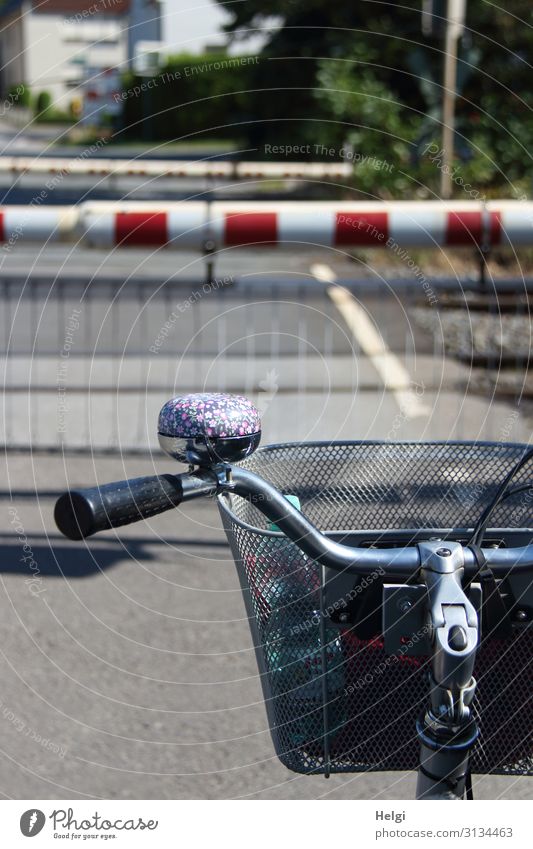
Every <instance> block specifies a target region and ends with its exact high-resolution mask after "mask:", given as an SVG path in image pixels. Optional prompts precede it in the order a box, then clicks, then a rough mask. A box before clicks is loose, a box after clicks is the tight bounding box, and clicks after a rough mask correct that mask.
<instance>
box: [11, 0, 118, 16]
mask: <svg viewBox="0 0 533 849" xmlns="http://www.w3.org/2000/svg"><path fill="white" fill-rule="evenodd" d="M23 3H24V0H0V18H5V17H7V16H8V15H12V14H13V13H14V12H16V11H18V10H19V9H20V7H21V6H22V5H23ZM130 4H131V0H32V6H33V12H34V13H35V14H37V15H39V14H51V15H65V17H72V18H74V17H79V19H80V20H82V19H85V18H90V17H92V16H93V15H124V14H126V13H127V12H129V9H130ZM84 13H85V14H84Z"/></svg>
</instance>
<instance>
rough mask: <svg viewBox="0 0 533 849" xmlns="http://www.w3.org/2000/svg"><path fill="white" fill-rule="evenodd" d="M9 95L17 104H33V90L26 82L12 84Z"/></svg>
mask: <svg viewBox="0 0 533 849" xmlns="http://www.w3.org/2000/svg"><path fill="white" fill-rule="evenodd" d="M8 97H9V99H10V100H11V101H12V103H14V104H15V105H16V106H25V107H28V106H31V92H30V89H29V87H28V86H27V85H26V83H19V84H18V85H12V86H11V88H10V89H9V92H8Z"/></svg>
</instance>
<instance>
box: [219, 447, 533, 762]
mask: <svg viewBox="0 0 533 849" xmlns="http://www.w3.org/2000/svg"><path fill="white" fill-rule="evenodd" d="M523 451H524V447H523V446H518V445H504V444H500V443H497V444H487V443H485V444H468V443H416V444H414V443H413V444H410V443H394V444H392V443H352V444H348V443H343V444H339V443H333V444H331V445H327V444H303V445H294V444H293V445H282V446H273V447H271V448H266V449H263V450H261V451H258V452H256V454H255V455H253V456H252V457H251V458H249V459H248V460H246V461H245V462H244V463H243V464H242V465H243V466H245V467H246V468H248V469H250V470H252V471H254V472H256V473H258V474H260V475H261V476H262V477H264V478H266V479H267V480H269V481H270V482H271V483H273V484H274V485H275V486H276V487H277V488H278V489H280V490H281V491H282V492H285V493H293V494H295V495H298V496H299V498H300V501H301V503H302V511H303V512H304V513H305V515H306V516H307V517H308V518H309V519H310V520H311V521H312V522H314V523H315V524H316V525H317V526H318V527H319V528H320V529H321V530H323V531H339V530H354V531H359V530H366V529H369V530H373V531H378V532H379V531H380V530H395V529H398V530H400V529H417V528H418V529H421V528H428V527H430V528H436V529H437V528H442V529H445V528H466V527H472V526H473V525H474V524H475V521H476V519H477V517H478V516H479V514H480V512H481V510H482V509H483V507H484V506H485V505H486V504H487V503H488V502H489V501H490V499H491V498H492V496H493V494H494V492H495V491H496V489H497V487H498V486H499V484H500V483H501V481H502V479H503V477H504V476H505V474H506V473H507V472H508V471H509V470H510V469H511V468H512V466H513V465H514V464H515V462H516V461H517V459H518V458H519V457H520V456H521V455H522V453H523ZM527 480H528V471H527V469H525V470H523V471H522V473H521V474H520V475H518V476H517V478H516V483H520V482H524V481H527ZM532 503H533V502H531V501H529V502H527V501H526V502H524V495H523V494H522V500H520V497H517V500H516V501H514V503H513V500H509V501H507V502H505V503H504V504H503V505H502V506H501V507H500V508H499V510H498V511H497V512H496V513H495V515H494V520H493V522H492V525H493V527H500V528H503V527H510V528H511V527H521V528H524V527H527V526H531V525H532V524H533V522H531V520H530V508H531V504H532ZM524 504H526V506H525V507H524ZM219 505H220V509H221V513H222V516H223V520H224V526H225V528H226V532H227V534H228V537H229V540H230V543H231V544H232V547H233V551H234V553H235V555H236V560H237V564H238V567H239V569H240V571H241V576H242V577H243V579H244V581H243V583H244V586H245V591H246V592H247V593H248V601H249V604H250V606H251V609H252V612H253V620H254V621H253V623H252V624H253V628H252V630H253V633H254V638H255V640H256V643H257V651H258V659H259V661H260V668H261V669H262V670H264V672H263V678H264V682H263V683H264V689H265V697H266V700H267V708H268V712H269V719H270V724H271V731H272V736H273V740H274V744H275V747H276V751H277V754H278V756H279V757H280V759H281V760H282V761H283V763H284V764H285V765H286V766H288V767H289V768H290V769H293V770H295V771H297V772H325V771H327V769H330V770H331V771H332V772H342V771H350V772H354V771H362V770H369V769H378V770H383V769H387V770H399V769H402V770H404V769H405V770H410V769H416V767H417V765H418V754H419V745H418V741H417V739H416V734H415V721H416V718H417V717H418V716H419V715H420V713H421V712H422V710H423V709H424V708H426V707H427V704H428V683H427V670H428V660H427V658H424V657H402V656H397V655H389V656H388V655H386V654H385V652H384V648H383V639H382V635H381V633H379V632H376V633H372V634H370V635H369V634H365V635H364V638H363V637H362V636H361V633H360V630H359V629H358V628H357V626H355V627H354V626H350V627H339V626H336V625H333V624H332V623H330V622H329V620H325V622H327V624H324V623H322V628H321V616H320V615H319V610H320V586H321V575H320V572H321V570H320V567H319V566H318V565H317V564H316V563H315V562H314V561H312V560H310V559H309V558H308V557H307V556H306V555H304V554H302V552H300V551H299V549H298V548H297V547H296V546H295V545H294V544H293V543H292V542H290V541H288V540H287V539H286V538H285V537H283V536H281V535H278V536H273V535H268V534H265V533H264V530H266V528H267V524H268V522H267V520H265V518H264V517H263V515H262V514H261V513H260V512H259V511H258V510H257V508H256V507H254V506H253V505H251V504H250V503H249V502H248V501H246V500H245V499H242V498H239V497H236V496H234V497H232V498H231V504H228V499H227V498H224V497H223V498H221V499H219ZM243 523H244V524H246V525H247V526H244V524H243ZM250 526H253V527H250ZM377 537H378V538H379V533H378V534H377ZM374 589H377V591H378V594H377V596H376V598H377V599H379V598H380V597H381V589H380V587H375V588H374ZM377 604H379V601H378V602H377ZM356 631H357V633H356ZM532 651H533V632H532V630H531V629H527V630H522V631H521V632H517V633H515V634H514V635H513V637H510V638H508V639H505V640H496V639H487V640H486V641H485V642H484V643H483V644H482V645H481V647H480V649H479V650H478V654H477V660H476V668H475V670H474V675H475V677H476V679H477V681H478V687H477V695H476V701H475V704H474V709H475V711H476V715H477V718H478V722H479V725H480V732H481V733H480V738H479V741H478V743H477V744H476V747H475V749H474V750H473V753H472V769H473V771H474V772H478V773H486V772H496V773H506V774H514V775H520V774H529V773H533V745H532V739H531V729H532V728H533V704H532V683H533V680H532V675H531V656H532ZM324 705H326V706H327V708H326V709H327V722H328V727H329V740H328V745H329V757H328V753H327V751H326V750H325V741H324Z"/></svg>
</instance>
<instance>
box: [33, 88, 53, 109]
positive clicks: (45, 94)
mask: <svg viewBox="0 0 533 849" xmlns="http://www.w3.org/2000/svg"><path fill="white" fill-rule="evenodd" d="M51 105H52V95H51V94H50V92H49V91H40V92H39V94H38V95H37V102H36V104H35V111H36V113H37V114H42V113H43V112H46V110H47V109H50V107H51Z"/></svg>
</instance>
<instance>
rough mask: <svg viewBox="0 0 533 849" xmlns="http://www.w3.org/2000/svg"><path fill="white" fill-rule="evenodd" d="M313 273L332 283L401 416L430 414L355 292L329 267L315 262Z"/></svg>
mask: <svg viewBox="0 0 533 849" xmlns="http://www.w3.org/2000/svg"><path fill="white" fill-rule="evenodd" d="M311 274H312V275H313V277H316V279H317V280H320V281H321V282H322V283H327V284H329V285H328V287H327V289H326V291H327V294H328V296H329V297H330V298H331V300H332V301H333V303H334V304H335V306H336V307H337V309H338V310H339V312H340V314H341V315H342V317H343V319H344V321H345V322H346V324H347V325H348V327H349V328H350V331H351V333H352V336H353V338H354V340H355V341H356V342H357V344H358V346H359V347H360V348H361V350H362V351H363V353H364V354H366V356H367V357H368V358H369V359H370V361H371V362H372V365H373V366H374V368H375V369H376V371H377V373H378V374H379V376H380V377H381V379H382V381H383V385H384V387H385V389H387V390H388V391H389V392H392V393H393V394H394V397H395V399H396V402H397V404H398V406H399V407H400V410H401V411H402V414H403V415H404V416H405V417H406V418H408V419H414V418H417V417H419V416H427V415H429V412H430V410H429V409H428V407H426V406H425V405H424V404H422V402H421V401H420V398H419V397H418V396H417V395H416V393H415V391H414V390H413V386H414V382H413V381H412V380H411V378H410V376H409V373H408V371H407V369H406V368H405V366H404V365H403V363H401V362H400V360H399V359H398V357H397V356H396V355H395V354H393V353H392V351H390V350H389V348H388V347H387V344H386V342H385V340H384V339H383V337H382V336H381V334H380V333H379V331H378V330H377V328H376V326H375V325H374V323H373V322H372V321H371V319H370V318H369V316H368V314H367V312H366V311H365V310H364V309H363V307H362V306H361V305H360V304H358V303H357V301H356V299H355V298H354V297H353V295H352V293H351V292H349V291H348V289H345V288H344V286H340V285H339V284H338V283H337V275H336V274H335V272H334V271H333V269H331V268H330V267H329V266H328V265H324V264H323V263H315V264H314V265H312V266H311Z"/></svg>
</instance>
